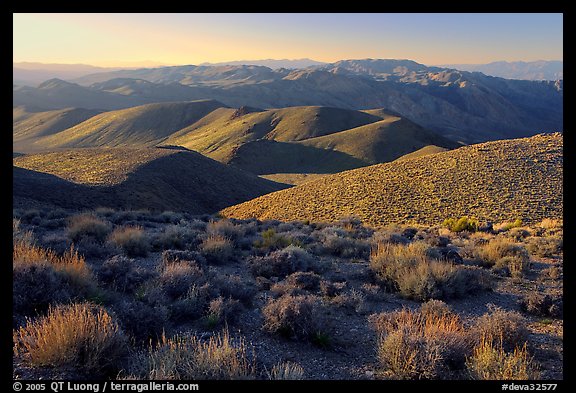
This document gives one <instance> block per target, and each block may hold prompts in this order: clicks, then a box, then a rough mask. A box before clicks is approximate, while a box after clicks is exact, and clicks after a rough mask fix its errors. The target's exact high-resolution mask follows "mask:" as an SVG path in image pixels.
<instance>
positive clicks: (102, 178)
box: [13, 148, 285, 214]
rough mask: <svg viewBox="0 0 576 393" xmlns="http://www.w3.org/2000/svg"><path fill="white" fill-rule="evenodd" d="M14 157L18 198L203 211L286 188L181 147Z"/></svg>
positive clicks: (63, 203)
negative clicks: (177, 148) (180, 148)
mask: <svg viewBox="0 0 576 393" xmlns="http://www.w3.org/2000/svg"><path fill="white" fill-rule="evenodd" d="M13 162H14V171H13V173H14V183H13V186H14V191H13V195H14V198H15V200H17V199H18V198H29V199H34V200H37V201H41V202H46V203H49V204H52V205H57V206H61V207H67V208H94V207H97V206H109V207H112V208H131V209H141V208H148V209H157V210H186V211H189V212H191V213H194V214H203V213H213V212H215V211H217V210H219V209H222V208H224V207H226V206H230V205H233V204H235V203H240V202H243V201H246V200H249V199H252V198H255V197H257V196H260V195H263V194H265V193H269V192H272V191H276V190H279V189H282V188H284V187H285V186H284V185H281V184H278V183H274V182H271V181H268V180H265V179H261V178H259V177H257V176H254V175H252V174H249V173H246V172H244V171H241V170H239V169H236V168H231V167H227V166H225V165H222V164H220V163H219V162H216V161H214V160H211V159H209V158H206V157H203V156H202V155H200V154H198V153H196V152H190V151H183V150H175V149H127V148H121V149H120V148H115V149H97V148H96V149H78V150H68V151H61V152H52V153H43V154H34V155H26V156H20V157H16V158H14V160H13Z"/></svg>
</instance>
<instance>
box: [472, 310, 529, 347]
mask: <svg viewBox="0 0 576 393" xmlns="http://www.w3.org/2000/svg"><path fill="white" fill-rule="evenodd" d="M473 330H474V331H475V332H476V334H475V335H476V337H486V338H487V337H492V338H494V340H500V341H501V345H503V346H504V349H506V350H511V349H513V348H514V347H516V346H519V345H523V344H524V343H525V342H526V340H528V333H529V332H528V329H527V328H526V320H525V319H524V317H523V316H522V315H521V314H520V313H518V312H516V311H504V310H502V309H501V308H498V307H495V306H493V305H490V306H489V312H488V313H486V314H484V315H482V316H481V317H479V318H478V319H477V320H476V322H475V324H474V326H473Z"/></svg>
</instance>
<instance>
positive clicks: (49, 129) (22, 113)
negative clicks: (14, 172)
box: [12, 107, 100, 152]
mask: <svg viewBox="0 0 576 393" xmlns="http://www.w3.org/2000/svg"><path fill="white" fill-rule="evenodd" d="M12 112H13V123H12V124H13V126H12V130H13V133H12V135H13V150H14V151H26V152H30V151H33V150H34V149H35V147H34V142H35V141H36V140H38V139H39V138H42V137H45V136H48V135H53V134H56V133H58V132H60V131H63V130H65V129H67V128H70V127H73V126H75V125H77V124H79V123H82V122H83V121H85V120H87V119H89V118H91V117H93V116H96V115H98V114H99V113H100V111H97V110H93V109H82V108H66V109H59V110H53V111H40V112H37V111H33V110H30V109H28V108H24V107H15V108H13V111H12ZM39 148H40V149H41V148H42V147H41V146H40V147H39Z"/></svg>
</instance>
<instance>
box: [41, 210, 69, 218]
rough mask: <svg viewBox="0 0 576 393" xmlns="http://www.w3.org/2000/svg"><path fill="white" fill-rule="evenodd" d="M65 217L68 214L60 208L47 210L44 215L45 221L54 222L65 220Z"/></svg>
mask: <svg viewBox="0 0 576 393" xmlns="http://www.w3.org/2000/svg"><path fill="white" fill-rule="evenodd" d="M66 217H68V212H67V211H66V210H64V209H60V208H56V209H52V210H49V211H48V212H47V213H46V219H47V220H56V219H62V218H66Z"/></svg>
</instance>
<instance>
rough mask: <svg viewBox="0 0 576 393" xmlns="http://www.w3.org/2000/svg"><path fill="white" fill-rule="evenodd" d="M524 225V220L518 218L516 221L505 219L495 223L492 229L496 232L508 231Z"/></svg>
mask: <svg viewBox="0 0 576 393" xmlns="http://www.w3.org/2000/svg"><path fill="white" fill-rule="evenodd" d="M521 226H522V220H521V219H519V218H517V219H515V220H514V221H503V222H501V223H499V224H494V226H493V227H492V229H493V230H494V231H495V232H506V231H509V230H510V229H512V228H519V227H521Z"/></svg>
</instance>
